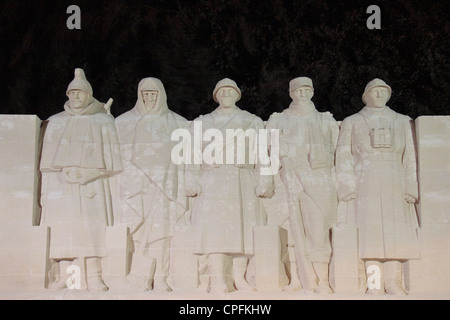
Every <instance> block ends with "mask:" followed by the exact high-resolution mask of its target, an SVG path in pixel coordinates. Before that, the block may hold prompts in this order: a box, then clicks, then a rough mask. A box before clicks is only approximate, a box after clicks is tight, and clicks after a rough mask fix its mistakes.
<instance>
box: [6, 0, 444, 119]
mask: <svg viewBox="0 0 450 320" xmlns="http://www.w3.org/2000/svg"><path fill="white" fill-rule="evenodd" d="M72 4H74V5H78V6H79V8H80V9H81V30H76V29H75V30H69V29H68V28H67V26H66V21H67V19H68V18H69V17H70V16H71V14H68V13H66V10H67V7H68V6H69V5H72ZM372 4H375V5H378V6H379V7H380V9H381V29H380V30H376V29H375V30H369V29H368V28H367V26H366V21H367V19H368V18H369V17H370V16H371V14H370V13H366V10H367V8H368V6H369V5H372ZM449 12H450V2H449V1H448V0H439V1H423V0H420V1H406V0H404V1H373V0H371V1H317V0H303V1H292V0H291V1H283V0H271V1H267V0H242V1H233V0H229V1H225V0H216V1H206V0H203V1H194V0H183V1H167V0H164V1H139V0H134V1H123V0H109V1H106V0H99V1H96V0H90V1H77V0H71V1H64V0H58V1H37V0H36V1H28V0H20V1H17V0H14V1H13V0H7V1H1V2H0V42H1V44H0V45H1V47H0V68H1V69H0V71H1V81H2V82H1V86H0V113H4V114H36V115H38V116H39V118H41V119H42V120H44V119H47V118H48V117H49V116H51V115H52V114H55V113H57V112H60V111H62V110H63V105H64V102H65V101H66V100H67V98H66V96H65V91H66V88H67V85H68V84H69V82H70V81H71V80H72V79H73V71H74V69H75V68H76V67H81V68H83V69H84V71H85V73H86V76H87V78H88V80H89V82H90V83H91V85H92V87H93V89H94V97H95V98H97V99H98V100H100V101H102V102H106V101H107V100H108V99H109V98H113V99H114V104H113V106H112V113H113V115H115V116H118V115H120V114H121V113H123V112H125V111H128V110H129V109H131V108H132V107H133V106H134V104H135V102H136V97H137V94H136V90H137V84H138V82H139V81H140V80H141V79H142V78H144V77H149V76H152V77H157V78H159V79H161V81H162V82H163V83H164V85H165V88H166V92H167V95H168V105H169V108H170V109H172V110H173V111H175V112H177V113H179V114H180V115H182V116H184V117H186V118H187V119H188V120H192V119H194V118H195V117H197V116H198V115H200V114H205V113H209V112H211V111H212V110H213V109H214V108H215V107H216V103H214V101H213V99H212V91H213V89H214V86H215V84H216V83H217V81H219V80H220V79H222V78H225V77H229V78H231V79H233V80H235V81H236V82H237V83H238V85H239V86H240V88H241V90H242V99H241V101H239V102H238V106H239V107H241V108H242V109H245V110H248V111H250V112H252V113H255V114H256V115H258V116H260V117H261V118H263V120H267V119H268V117H269V116H270V114H272V113H273V112H276V111H277V112H279V111H282V110H283V109H284V108H287V107H288V106H289V103H290V101H291V100H290V98H289V94H288V85H289V81H290V80H291V79H293V78H295V77H298V76H308V77H310V78H312V79H313V82H314V86H315V95H314V97H313V101H314V102H315V105H316V107H317V109H318V110H319V111H330V112H331V113H333V114H334V117H335V118H336V120H343V119H344V118H345V117H347V116H349V115H351V114H353V113H355V112H357V111H359V110H360V109H361V108H362V107H363V103H362V101H361V95H362V93H363V91H364V87H365V85H366V84H367V82H368V81H370V80H372V79H373V78H375V77H378V78H381V79H383V80H385V81H386V82H387V83H388V84H389V85H390V86H391V87H392V89H393V95H392V98H391V100H390V101H389V103H388V105H389V106H390V107H391V108H392V109H394V110H396V111H398V112H400V113H403V114H407V115H409V116H411V117H412V118H416V117H418V116H421V115H449V114H450V112H449V106H450V95H449V92H450V85H449V80H450V70H449V69H450V68H449V66H450V64H449V62H448V59H449V57H450V50H449V43H450V41H449V34H450V30H449V29H450V28H449V26H450V22H449V21H450V19H449Z"/></svg>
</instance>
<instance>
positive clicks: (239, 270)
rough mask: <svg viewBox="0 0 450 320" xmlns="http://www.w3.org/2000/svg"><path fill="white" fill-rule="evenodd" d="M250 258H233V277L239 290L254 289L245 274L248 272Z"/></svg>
mask: <svg viewBox="0 0 450 320" xmlns="http://www.w3.org/2000/svg"><path fill="white" fill-rule="evenodd" d="M247 265H248V258H247V257H235V258H233V278H234V285H235V287H236V289H238V290H253V289H254V288H253V287H252V286H251V285H250V284H249V283H248V282H247V280H246V279H245V275H246V272H247Z"/></svg>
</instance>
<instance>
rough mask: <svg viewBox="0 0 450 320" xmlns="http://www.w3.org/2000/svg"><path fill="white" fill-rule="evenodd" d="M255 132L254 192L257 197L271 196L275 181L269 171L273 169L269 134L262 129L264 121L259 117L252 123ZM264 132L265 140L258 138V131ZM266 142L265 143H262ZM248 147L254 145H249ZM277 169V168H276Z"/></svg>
mask: <svg viewBox="0 0 450 320" xmlns="http://www.w3.org/2000/svg"><path fill="white" fill-rule="evenodd" d="M254 127H255V129H256V132H257V134H258V136H257V139H255V141H254V143H258V145H257V148H256V149H254V150H257V152H258V155H257V161H256V165H255V174H256V180H257V186H256V188H255V194H256V196H257V197H260V198H272V197H273V196H274V194H275V183H274V178H273V177H274V174H272V173H271V172H272V171H273V170H272V169H271V163H272V161H271V159H270V157H269V155H270V138H271V137H270V135H269V134H267V132H265V131H263V129H264V122H263V121H262V120H261V119H259V118H258V119H256V120H255V125H254ZM260 132H262V133H266V136H265V137H266V141H261V139H260V138H262V137H261V136H260V135H259V133H260ZM263 142H267V143H263ZM249 147H250V148H252V147H254V146H249ZM261 156H262V157H264V158H266V160H269V163H262V162H261V160H262V158H261ZM277 171H278V169H277Z"/></svg>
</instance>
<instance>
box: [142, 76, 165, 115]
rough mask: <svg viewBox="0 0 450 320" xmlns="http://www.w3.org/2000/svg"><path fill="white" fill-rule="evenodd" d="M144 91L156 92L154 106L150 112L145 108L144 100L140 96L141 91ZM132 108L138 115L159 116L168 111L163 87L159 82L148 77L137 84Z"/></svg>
mask: <svg viewBox="0 0 450 320" xmlns="http://www.w3.org/2000/svg"><path fill="white" fill-rule="evenodd" d="M146 90H156V91H158V96H157V98H156V103H155V106H154V107H153V109H151V110H150V111H148V110H147V108H146V107H145V103H144V98H143V96H142V91H146ZM134 108H135V109H136V110H137V111H138V113H139V114H140V115H146V114H161V113H164V112H166V111H168V110H169V107H168V106H167V95H166V90H165V89H164V85H163V83H162V82H161V80H159V79H157V78H152V77H149V78H144V79H142V80H141V81H140V82H139V85H138V90H137V101H136V105H135V107H134Z"/></svg>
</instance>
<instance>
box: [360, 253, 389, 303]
mask: <svg viewBox="0 0 450 320" xmlns="http://www.w3.org/2000/svg"><path fill="white" fill-rule="evenodd" d="M364 265H365V268H366V277H367V291H366V294H370V295H383V294H384V293H385V292H384V272H383V271H384V270H383V269H384V268H383V263H382V262H380V261H376V260H366V261H364Z"/></svg>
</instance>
